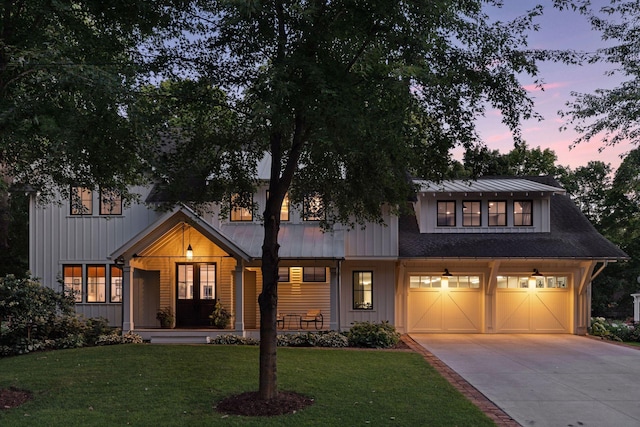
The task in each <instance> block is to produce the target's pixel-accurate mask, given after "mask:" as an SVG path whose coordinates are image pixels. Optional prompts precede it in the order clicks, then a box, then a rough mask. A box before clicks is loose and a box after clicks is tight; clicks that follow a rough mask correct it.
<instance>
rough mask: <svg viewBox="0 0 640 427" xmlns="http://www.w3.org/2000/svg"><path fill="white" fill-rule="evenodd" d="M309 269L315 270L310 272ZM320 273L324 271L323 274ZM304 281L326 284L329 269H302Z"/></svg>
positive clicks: (314, 267)
mask: <svg viewBox="0 0 640 427" xmlns="http://www.w3.org/2000/svg"><path fill="white" fill-rule="evenodd" d="M309 269H313V272H308V270H309ZM320 271H322V274H319V272H320ZM302 281H303V282H306V283H326V282H327V267H316V266H313V267H302Z"/></svg>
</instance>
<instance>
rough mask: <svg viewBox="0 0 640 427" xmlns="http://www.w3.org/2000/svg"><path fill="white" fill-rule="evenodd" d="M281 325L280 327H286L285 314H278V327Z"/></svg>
mask: <svg viewBox="0 0 640 427" xmlns="http://www.w3.org/2000/svg"><path fill="white" fill-rule="evenodd" d="M278 326H280V329H284V314H280V313H278V314H276V329H277V328H278Z"/></svg>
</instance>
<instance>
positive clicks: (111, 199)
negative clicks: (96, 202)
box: [100, 190, 122, 215]
mask: <svg viewBox="0 0 640 427" xmlns="http://www.w3.org/2000/svg"><path fill="white" fill-rule="evenodd" d="M100 215H122V197H120V193H119V192H118V191H115V190H100Z"/></svg>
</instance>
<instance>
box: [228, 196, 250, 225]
mask: <svg viewBox="0 0 640 427" xmlns="http://www.w3.org/2000/svg"><path fill="white" fill-rule="evenodd" d="M246 194H247V196H248V195H249V193H246ZM238 197H241V195H240V193H233V194H232V195H231V197H230V198H229V221H231V222H252V221H253V210H252V209H249V208H244V207H242V206H236V202H235V200H236V199H237V198H238ZM251 205H253V193H251ZM237 212H239V215H240V217H239V218H238V219H234V214H235V213H237Z"/></svg>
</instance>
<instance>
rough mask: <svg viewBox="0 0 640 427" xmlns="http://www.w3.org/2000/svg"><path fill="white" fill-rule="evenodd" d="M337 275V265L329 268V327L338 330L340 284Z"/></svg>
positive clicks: (338, 270) (338, 272)
mask: <svg viewBox="0 0 640 427" xmlns="http://www.w3.org/2000/svg"><path fill="white" fill-rule="evenodd" d="M338 265H339V264H338ZM339 277H340V268H339V266H338V267H331V268H329V278H330V280H329V303H330V307H331V315H330V319H329V329H330V330H332V331H339V330H340V297H339V292H338V288H339V286H340V282H339Z"/></svg>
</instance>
